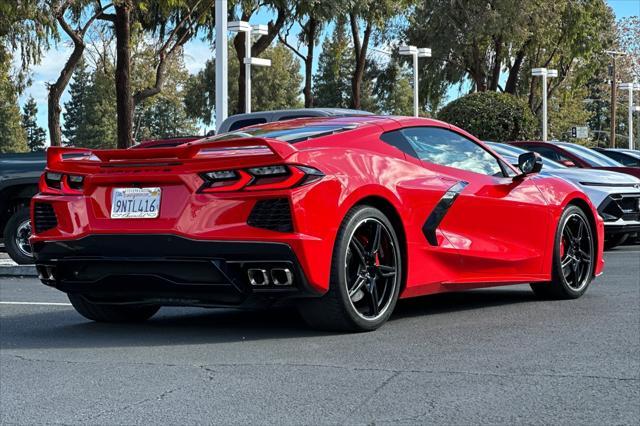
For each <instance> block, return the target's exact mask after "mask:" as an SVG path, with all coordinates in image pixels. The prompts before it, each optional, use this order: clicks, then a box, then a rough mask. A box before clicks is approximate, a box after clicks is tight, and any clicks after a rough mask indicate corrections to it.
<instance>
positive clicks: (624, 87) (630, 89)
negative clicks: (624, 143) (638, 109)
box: [619, 83, 640, 149]
mask: <svg viewBox="0 0 640 426" xmlns="http://www.w3.org/2000/svg"><path fill="white" fill-rule="evenodd" d="M619 89H620V90H626V91H628V93H629V99H628V101H629V111H628V112H629V118H628V122H627V124H628V127H629V149H633V130H634V129H633V91H634V90H640V84H635V83H623V84H621V85H620V87H619Z"/></svg>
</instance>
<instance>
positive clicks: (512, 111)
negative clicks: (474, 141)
mask: <svg viewBox="0 0 640 426" xmlns="http://www.w3.org/2000/svg"><path fill="white" fill-rule="evenodd" d="M438 118H439V119H440V120H442V121H446V122H447V123H450V124H453V125H455V126H458V127H461V128H463V129H465V130H466V131H468V132H469V133H471V134H472V135H475V136H476V137H478V138H480V139H482V140H490V141H496V142H504V141H513V140H523V139H531V138H533V137H534V136H535V135H536V133H537V120H536V117H535V116H534V115H533V113H532V112H531V110H530V109H529V106H528V105H527V103H526V102H525V101H523V100H521V99H518V98H516V97H515V96H513V95H511V94H508V93H498V92H477V93H471V94H469V95H467V96H464V97H462V98H459V99H456V100H454V101H452V102H450V103H449V104H448V105H447V106H445V107H444V108H442V109H441V110H440V112H439V113H438Z"/></svg>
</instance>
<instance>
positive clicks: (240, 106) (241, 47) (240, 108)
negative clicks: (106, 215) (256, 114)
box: [233, 33, 246, 114]
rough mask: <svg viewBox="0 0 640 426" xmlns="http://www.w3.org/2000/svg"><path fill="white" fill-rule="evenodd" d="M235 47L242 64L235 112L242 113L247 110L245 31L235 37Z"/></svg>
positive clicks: (239, 71) (239, 70)
mask: <svg viewBox="0 0 640 426" xmlns="http://www.w3.org/2000/svg"><path fill="white" fill-rule="evenodd" d="M233 47H234V48H235V51H236V58H238V63H239V64H240V66H239V67H238V103H237V104H236V107H235V110H234V111H233V113H234V114H242V113H243V112H244V111H245V105H246V104H245V99H244V76H245V74H246V73H245V68H244V55H245V44H244V33H238V34H237V35H236V36H235V37H234V38H233Z"/></svg>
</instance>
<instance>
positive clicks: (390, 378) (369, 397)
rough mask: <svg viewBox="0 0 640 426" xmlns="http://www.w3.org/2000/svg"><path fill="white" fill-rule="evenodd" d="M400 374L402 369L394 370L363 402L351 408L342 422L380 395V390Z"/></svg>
mask: <svg viewBox="0 0 640 426" xmlns="http://www.w3.org/2000/svg"><path fill="white" fill-rule="evenodd" d="M400 374H402V371H393V372H392V374H391V375H389V377H387V378H386V379H384V380H383V381H382V383H380V384H379V385H378V386H377V387H376V388H375V389H374V390H373V391H372V392H371V393H370V394H369V395H368V396H367V397H366V398H365V399H364V400H363V401H362V402H360V403H358V404H357V405H356V406H355V407H353V409H351V410H350V411H349V412H348V413H347V415H346V416H345V417H344V418H343V419H342V420H341V421H340V423H341V424H344V423H346V421H347V419H349V418H350V417H351V415H352V414H353V413H355V412H356V411H358V409H359V408H361V407H363V406H365V405H366V404H368V403H369V401H371V399H373V397H375V396H376V395H378V393H379V392H380V391H382V389H384V388H385V386H387V385H388V384H389V383H391V381H393V380H394V379H395V378H396V377H398V376H399V375H400Z"/></svg>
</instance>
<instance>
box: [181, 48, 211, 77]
mask: <svg viewBox="0 0 640 426" xmlns="http://www.w3.org/2000/svg"><path fill="white" fill-rule="evenodd" d="M213 57H214V53H213V50H212V49H211V46H210V45H209V42H206V41H201V40H192V41H190V42H189V43H187V44H185V46H184V64H185V66H186V67H187V71H189V74H196V73H197V72H198V71H200V70H202V69H203V68H204V65H205V63H206V62H207V60H209V59H211V58H213Z"/></svg>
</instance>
